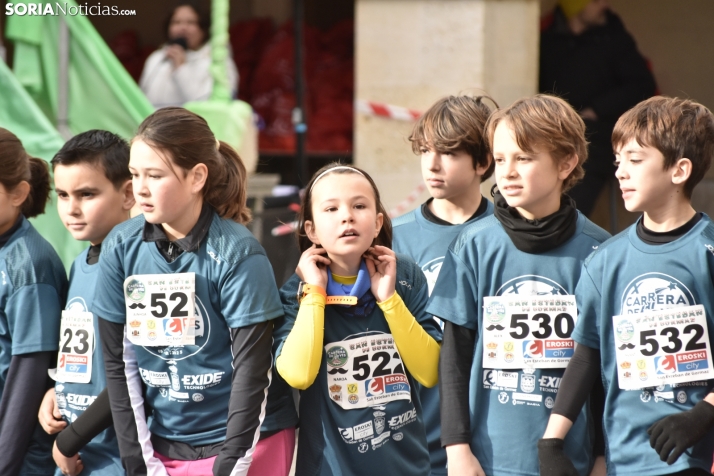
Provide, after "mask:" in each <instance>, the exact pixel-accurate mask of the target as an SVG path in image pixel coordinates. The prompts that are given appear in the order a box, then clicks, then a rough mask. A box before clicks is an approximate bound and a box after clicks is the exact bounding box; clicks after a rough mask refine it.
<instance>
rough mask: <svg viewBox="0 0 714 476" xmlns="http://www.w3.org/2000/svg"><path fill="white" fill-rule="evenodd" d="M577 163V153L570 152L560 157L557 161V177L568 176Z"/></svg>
mask: <svg viewBox="0 0 714 476" xmlns="http://www.w3.org/2000/svg"><path fill="white" fill-rule="evenodd" d="M577 165H578V154H572V155H569V156H568V157H566V158H564V159H561V160H560V161H559V163H558V178H559V179H560V180H565V179H566V178H568V177H569V176H570V174H571V173H572V172H573V170H575V167H577Z"/></svg>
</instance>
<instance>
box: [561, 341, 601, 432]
mask: <svg viewBox="0 0 714 476" xmlns="http://www.w3.org/2000/svg"><path fill="white" fill-rule="evenodd" d="M597 380H600V351H599V350H597V349H593V348H592V347H587V346H585V345H582V344H579V345H578V346H577V347H576V348H575V352H574V353H573V356H572V357H571V358H570V362H569V363H568V366H567V367H566V368H565V373H564V374H563V379H562V380H561V381H560V386H559V387H558V396H557V397H556V398H555V405H554V406H553V411H552V412H551V413H555V414H557V415H562V416H564V417H565V418H567V419H568V420H570V421H572V422H574V421H575V420H576V419H577V418H578V414H579V413H580V410H581V409H582V408H583V405H585V402H586V401H587V399H588V396H590V394H591V392H592V391H593V386H594V385H595V382H596V381H597Z"/></svg>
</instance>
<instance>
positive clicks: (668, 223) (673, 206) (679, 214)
mask: <svg viewBox="0 0 714 476" xmlns="http://www.w3.org/2000/svg"><path fill="white" fill-rule="evenodd" d="M696 213H697V212H696V210H694V208H692V203H691V202H690V201H689V200H671V201H669V202H667V203H666V204H665V205H664V206H662V207H660V208H658V209H656V210H649V211H645V212H644V214H643V217H642V224H643V225H644V226H645V228H647V229H648V230H650V231H654V232H657V233H664V232H667V231H672V230H676V229H677V228H679V227H680V226H682V225H684V224H685V223H687V222H688V221H689V220H691V219H692V217H693V216H694V215H695V214H696Z"/></svg>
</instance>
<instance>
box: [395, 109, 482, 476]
mask: <svg viewBox="0 0 714 476" xmlns="http://www.w3.org/2000/svg"><path fill="white" fill-rule="evenodd" d="M486 99H489V100H491V99H490V98H488V97H486V96H479V97H475V98H474V97H469V96H450V97H447V98H444V99H441V100H439V101H437V102H436V103H435V104H434V105H433V106H431V107H430V108H429V110H428V111H426V112H425V113H424V115H422V116H421V117H420V118H419V120H418V121H417V123H416V124H415V126H414V130H413V132H412V134H411V136H410V137H409V140H410V141H411V142H412V150H413V151H414V153H415V154H419V155H420V156H421V171H422V176H423V178H424V183H425V184H426V187H427V190H428V191H429V194H430V195H431V198H429V199H428V200H427V201H426V202H424V203H423V204H422V206H421V207H420V208H419V209H417V210H413V211H411V212H409V213H407V214H405V215H402V216H400V217H399V218H397V219H395V220H394V221H393V222H392V226H393V233H394V238H393V242H392V247H393V249H394V251H396V252H397V253H404V254H406V255H409V256H411V257H412V258H413V259H414V261H416V262H417V264H418V265H419V266H420V267H421V269H422V271H423V272H424V274H425V275H426V278H427V283H428V285H429V291H430V292H431V290H432V289H433V288H434V284H435V283H436V279H437V277H438V276H439V270H440V269H441V265H442V263H443V261H444V255H446V251H447V248H448V246H449V243H451V242H452V241H453V240H454V238H456V236H457V235H458V234H459V233H460V232H461V231H462V230H463V229H464V227H466V226H467V225H468V224H470V223H474V222H475V221H477V220H480V219H482V218H484V217H487V216H489V215H492V214H493V204H492V203H491V202H489V201H488V200H486V199H485V198H484V197H483V196H481V188H480V185H481V183H482V182H483V181H484V180H486V179H488V178H489V177H490V176H491V175H492V174H493V162H492V161H491V157H490V155H489V152H488V143H487V139H486V137H485V136H484V127H485V125H486V121H487V120H488V117H489V116H490V115H491V109H490V108H489V107H488V106H487V105H486V104H484V102H483V101H484V100H486ZM491 102H493V100H491ZM435 319H436V318H435ZM436 320H437V322H438V324H439V326H440V327H443V323H442V322H441V321H440V320H438V319H436ZM419 396H420V398H421V403H422V411H423V414H424V427H425V429H426V436H427V443H428V444H429V457H430V460H431V474H432V476H441V475H446V451H445V450H444V448H442V447H441V418H440V416H439V387H438V385H437V386H435V387H432V388H426V387H422V386H420V387H419Z"/></svg>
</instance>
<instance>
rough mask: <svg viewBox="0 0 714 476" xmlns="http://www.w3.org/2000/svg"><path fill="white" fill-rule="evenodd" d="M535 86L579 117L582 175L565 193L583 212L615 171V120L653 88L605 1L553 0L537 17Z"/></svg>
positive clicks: (642, 61)
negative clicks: (584, 145)
mask: <svg viewBox="0 0 714 476" xmlns="http://www.w3.org/2000/svg"><path fill="white" fill-rule="evenodd" d="M539 90H540V91H541V92H548V93H553V94H556V95H558V96H561V97H562V98H564V99H565V100H567V101H568V102H569V103H570V104H571V105H572V106H573V107H574V108H575V109H576V110H577V111H578V113H579V114H580V116H581V117H582V118H583V120H584V121H585V124H586V126H587V138H588V141H589V142H590V145H589V148H588V150H589V158H588V160H587V161H586V162H585V165H584V167H585V178H584V179H583V180H582V182H580V183H579V184H578V185H576V186H575V187H574V188H573V189H572V190H571V191H570V192H569V195H570V196H571V197H572V198H573V199H574V200H575V203H576V204H577V207H578V209H579V210H580V211H581V212H582V213H584V214H585V215H589V214H590V212H591V211H592V209H593V207H594V205H595V201H596V200H597V197H598V195H599V194H600V191H601V190H602V189H603V188H604V187H605V185H606V184H607V182H608V180H610V179H612V178H613V177H614V174H615V166H614V164H613V162H614V155H613V152H612V144H611V142H610V136H611V135H612V130H613V128H614V126H615V122H616V121H617V119H618V117H620V115H621V114H622V113H624V112H625V111H627V110H628V109H630V108H631V107H632V106H634V105H635V104H637V103H638V102H640V101H642V100H644V99H646V98H648V97H650V96H653V95H654V94H655V91H656V85H655V80H654V77H653V76H652V73H651V71H650V69H649V66H648V64H647V60H645V58H644V57H643V56H642V55H641V54H640V53H639V51H638V50H637V45H636V44H635V41H634V39H633V38H632V36H630V34H629V33H628V32H627V30H625V26H624V25H623V24H622V21H621V20H620V17H618V16H617V15H616V14H615V13H613V12H612V11H611V10H610V9H609V6H608V3H607V1H606V0H559V2H558V5H557V6H556V7H555V10H554V11H553V12H552V13H551V14H550V15H549V16H547V17H545V18H544V19H543V22H542V25H541V39H540V84H539Z"/></svg>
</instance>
